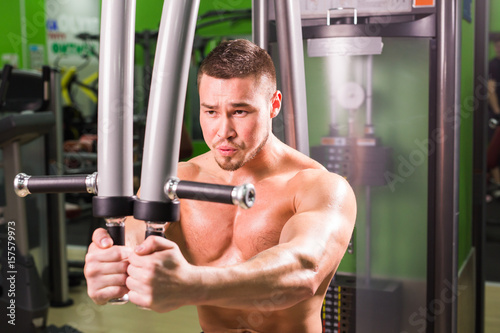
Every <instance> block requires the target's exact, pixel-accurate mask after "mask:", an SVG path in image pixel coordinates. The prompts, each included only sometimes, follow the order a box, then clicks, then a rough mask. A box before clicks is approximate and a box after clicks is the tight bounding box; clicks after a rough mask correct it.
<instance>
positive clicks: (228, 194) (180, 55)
mask: <svg viewBox="0 0 500 333" xmlns="http://www.w3.org/2000/svg"><path fill="white" fill-rule="evenodd" d="M198 7H199V0H191V1H165V3H164V6H163V12H162V20H161V24H160V30H159V36H158V44H157V48H156V56H155V63H154V70H153V77H152V84H151V93H150V97H149V103H148V113H147V123H146V135H145V144H144V153H143V162H142V176H141V197H140V199H138V198H137V197H135V196H134V195H133V193H132V191H133V187H132V179H133V170H132V127H133V122H132V116H133V109H132V106H133V103H132V96H133V46H134V33H133V31H134V26H135V21H134V17H135V0H129V1H105V2H103V4H102V14H101V15H102V17H101V37H100V38H101V43H100V51H99V55H100V61H101V63H100V68H99V99H98V100H99V106H98V137H99V140H98V162H97V173H94V174H91V175H65V176H29V175H26V174H23V173H19V174H18V175H17V176H16V177H14V188H15V191H16V193H17V195H18V196H20V197H23V196H26V195H28V194H30V193H67V192H77V193H79V192H83V193H85V192H88V193H92V194H96V196H94V197H93V202H92V204H93V214H94V216H96V217H102V218H105V219H106V225H107V228H108V231H109V233H110V235H111V236H112V237H113V241H114V243H115V244H117V245H123V244H124V218H125V217H126V216H130V215H133V216H134V217H135V218H137V219H140V220H144V221H146V236H150V235H157V236H162V235H163V230H164V225H165V223H167V222H175V221H178V220H179V199H182V198H184V199H195V200H204V201H211V202H223V203H228V204H234V205H239V206H240V207H242V208H250V207H252V205H253V203H254V201H255V189H254V187H253V185H251V184H243V185H240V186H225V185H216V184H205V183H198V182H187V181H182V180H178V179H177V178H176V175H177V161H178V156H179V146H180V135H181V128H182V113H183V105H184V101H185V93H186V85H187V75H188V67H189V60H190V55H191V47H192V41H193V38H194V29H195V25H196V18H197V13H198ZM173 21H174V22H173ZM171 50H175V52H171ZM126 301H127V297H125V296H124V297H123V298H121V299H117V300H113V303H123V302H126Z"/></svg>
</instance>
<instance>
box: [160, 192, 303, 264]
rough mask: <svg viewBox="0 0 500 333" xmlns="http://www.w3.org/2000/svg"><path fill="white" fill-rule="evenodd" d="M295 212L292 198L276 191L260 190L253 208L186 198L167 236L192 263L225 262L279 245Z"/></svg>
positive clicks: (248, 256)
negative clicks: (178, 218) (283, 231)
mask: <svg viewBox="0 0 500 333" xmlns="http://www.w3.org/2000/svg"><path fill="white" fill-rule="evenodd" d="M292 215H293V202H292V198H290V197H289V196H287V195H282V196H280V195H277V194H276V192H275V191H269V192H265V191H261V192H258V196H257V200H256V202H255V205H254V206H253V207H252V208H250V209H241V208H238V207H235V206H231V205H224V204H215V203H207V202H199V201H188V200H185V201H182V202H181V222H180V223H176V224H172V225H171V226H169V227H168V229H167V233H166V236H167V238H169V239H171V240H173V241H175V242H176V243H177V244H178V245H179V247H180V248H181V250H182V252H183V253H184V255H185V256H186V259H187V260H188V261H190V262H191V263H193V264H196V265H213V266H225V265H231V264H235V263H238V262H242V261H245V260H248V259H250V258H252V257H253V256H255V255H257V254H258V253H260V252H262V251H264V250H266V249H268V248H270V247H272V246H275V245H277V244H278V243H279V239H280V235H281V231H282V229H283V227H284V225H285V224H286V222H287V221H288V219H289V218H290V217H291V216H292Z"/></svg>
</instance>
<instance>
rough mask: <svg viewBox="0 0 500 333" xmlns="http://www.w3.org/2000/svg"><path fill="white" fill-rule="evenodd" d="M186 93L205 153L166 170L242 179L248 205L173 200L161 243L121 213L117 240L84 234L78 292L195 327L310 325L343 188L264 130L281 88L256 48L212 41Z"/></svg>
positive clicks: (341, 217) (346, 235) (331, 263)
mask: <svg viewBox="0 0 500 333" xmlns="http://www.w3.org/2000/svg"><path fill="white" fill-rule="evenodd" d="M198 88H199V94H200V108H201V110H200V123H201V127H202V130H203V136H204V139H205V141H206V142H207V144H208V146H209V147H210V151H209V152H208V153H206V154H203V155H201V156H198V157H195V158H193V159H191V160H190V161H188V162H186V163H181V164H180V165H179V168H178V176H179V178H180V179H183V180H191V181H199V182H209V183H216V184H232V185H236V184H242V183H252V184H254V185H255V188H256V193H257V200H256V202H255V205H254V206H253V207H252V208H251V209H248V210H244V209H241V208H238V207H236V206H231V205H224V204H217V203H207V202H200V201H193V200H181V203H180V207H181V215H180V216H181V218H180V219H181V220H180V222H177V223H171V224H169V225H168V227H167V229H166V232H165V236H166V238H160V237H148V238H147V239H146V240H145V241H143V240H144V236H143V235H144V223H143V222H141V221H136V220H134V219H132V218H129V219H127V221H126V235H127V245H128V246H111V245H112V240H111V238H109V236H108V235H107V233H106V231H105V230H103V229H99V230H96V231H95V233H94V236H93V243H92V244H91V245H90V247H89V252H88V255H87V257H86V265H85V275H86V277H87V284H88V293H89V295H90V297H91V298H92V299H93V300H94V301H95V302H96V303H98V304H105V303H106V302H107V301H108V300H109V299H111V298H116V297H119V296H122V295H123V294H125V293H128V295H129V298H130V301H131V302H133V303H135V304H137V305H139V306H141V307H145V308H150V309H152V310H155V311H158V312H167V311H170V310H173V309H176V308H178V307H180V306H183V305H196V306H197V309H198V315H199V321H200V325H201V327H202V328H203V330H204V332H206V333H212V332H302V333H317V332H321V319H320V311H321V306H322V302H323V298H324V296H325V293H326V290H327V288H328V285H329V283H330V280H331V279H332V277H333V274H334V273H335V271H336V269H337V267H338V265H339V263H340V260H341V259H342V257H343V255H344V252H345V250H346V248H347V245H348V242H349V239H350V237H351V234H352V231H353V227H354V220H355V215H356V203H355V198H354V194H353V192H352V189H351V188H350V186H349V185H348V184H347V182H346V181H345V180H344V179H343V178H342V177H340V176H338V175H335V174H332V173H329V172H328V171H326V170H325V169H324V168H323V167H322V166H321V165H320V164H318V163H317V162H315V161H314V160H312V159H310V158H309V157H307V156H305V155H303V154H301V153H299V152H297V151H296V150H294V149H292V148H290V147H289V146H287V145H285V144H284V143H282V142H281V141H279V140H278V139H277V138H276V137H275V136H274V135H273V134H272V132H271V123H272V119H273V118H274V117H276V116H277V115H278V112H279V110H280V107H281V93H280V92H279V91H277V90H276V74H275V70H274V66H273V63H272V60H271V58H270V57H269V56H268V54H267V53H266V52H265V51H264V50H262V49H260V48H259V47H257V46H255V45H254V44H252V43H250V42H248V41H245V40H236V41H230V42H225V43H222V44H221V45H219V46H218V47H217V48H216V49H214V50H213V51H212V53H211V54H210V55H209V56H208V57H207V58H206V59H205V60H204V62H203V64H202V65H201V67H200V72H199V76H198ZM138 244H140V245H138ZM136 245H137V246H136ZM130 247H132V248H133V250H132V249H131V248H130Z"/></svg>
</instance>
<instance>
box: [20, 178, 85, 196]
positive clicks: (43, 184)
mask: <svg viewBox="0 0 500 333" xmlns="http://www.w3.org/2000/svg"><path fill="white" fill-rule="evenodd" d="M86 178H87V175H71V176H69V175H65V176H31V177H30V178H29V179H28V186H27V187H28V190H29V191H30V193H87V185H86V183H85V179H86Z"/></svg>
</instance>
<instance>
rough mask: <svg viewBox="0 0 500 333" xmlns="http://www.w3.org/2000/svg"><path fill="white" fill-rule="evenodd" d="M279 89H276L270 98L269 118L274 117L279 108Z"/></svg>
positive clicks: (280, 96)
mask: <svg viewBox="0 0 500 333" xmlns="http://www.w3.org/2000/svg"><path fill="white" fill-rule="evenodd" d="M281 98H282V95H281V91H279V90H276V91H275V92H274V94H273V97H272V98H271V118H274V117H276V116H277V115H278V114H279V113H280V109H281Z"/></svg>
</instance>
